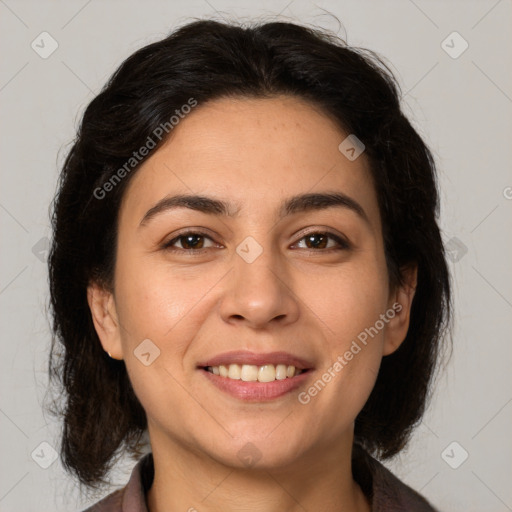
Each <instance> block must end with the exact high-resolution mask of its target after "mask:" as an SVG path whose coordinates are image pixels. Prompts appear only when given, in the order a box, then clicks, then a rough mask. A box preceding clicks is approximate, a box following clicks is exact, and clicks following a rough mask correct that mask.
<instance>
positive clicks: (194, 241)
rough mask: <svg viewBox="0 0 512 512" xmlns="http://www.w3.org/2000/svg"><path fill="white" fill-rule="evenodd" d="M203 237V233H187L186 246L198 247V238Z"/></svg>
mask: <svg viewBox="0 0 512 512" xmlns="http://www.w3.org/2000/svg"><path fill="white" fill-rule="evenodd" d="M199 238H201V235H186V236H185V246H191V247H193V248H196V247H197V245H198V244H199V242H198V239H199Z"/></svg>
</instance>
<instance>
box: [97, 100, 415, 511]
mask: <svg viewBox="0 0 512 512" xmlns="http://www.w3.org/2000/svg"><path fill="white" fill-rule="evenodd" d="M347 135H348V134H345V133H343V132H342V131H341V130H340V128H339V127H338V126H337V125H336V124H335V123H334V122H333V121H332V120H330V119H329V118H328V117H327V116H325V115H324V114H323V113H322V112H320V111H318V109H316V108H315V107H313V106H312V105H310V104H309V103H307V102H304V101H302V100H299V99H297V98H292V97H286V96H279V97H274V98H271V99H246V98H244V99H232V98H231V99H220V100H215V101H213V102H209V103H206V104H204V105H199V106H198V107H196V108H195V109H194V110H193V111H192V112H191V113H190V114H189V115H188V116H187V117H186V118H185V119H184V120H182V121H180V124H179V125H178V126H177V127H176V128H175V129H174V130H173V132H172V134H171V137H170V138H169V139H168V141H167V142H166V143H165V145H163V146H162V147H161V148H159V149H158V150H157V151H155V152H154V153H153V154H152V155H151V156H150V157H149V158H148V159H147V160H146V161H145V162H144V163H143V165H142V166H141V167H140V168H139V170H138V171H137V174H136V175H135V176H134V177H133V178H132V180H131V182H130V184H129V186H128V188H127V190H126V192H125V195H124V198H123V202H122V205H121V209H120V216H119V230H118V249H117V261H116V268H115V280H114V287H113V290H112V291H109V290H107V289H104V288H102V287H101V286H100V285H98V284H96V283H91V284H90V286H89V289H88V299H89V305H90V308H91V311H92V314H93V319H94V322H95V326H96V330H97V332H98V335H99V337H100V340H101V343H102V345H103V348H104V349H105V350H106V351H108V352H110V354H111V355H112V357H114V358H117V359H123V360H124V361H125V364H126V368H127V371H128V374H129V377H130V380H131V382H132V385H133V388H134V390H135V393H136V395H137V397H138V398H139V400H140V402H141V404H142V405H143V407H144V409H145V411H146V414H147V418H148V431H149V437H150V441H151V447H152V451H153V457H154V463H155V479H154V482H153V485H152V487H151V489H150V491H149V493H148V507H149V510H150V511H151V512H164V511H170V510H182V511H187V510H194V509H195V510H197V511H198V512H206V511H224V512H225V511H231V510H232V511H234V510H237V511H241V510H251V511H265V512H272V511H278V510H279V511H282V510H289V511H299V510H300V511H303V510H324V511H334V510H344V511H347V512H352V511H358V512H359V511H369V510H370V504H369V502H368V500H367V499H366V498H365V497H364V495H363V493H362V491H361V489H360V488H359V486H358V485H357V483H356V482H355V481H354V480H353V478H352V474H351V462H350V460H351V459H350V458H351V449H352V443H353V429H354V420H355V418H356V416H357V414H358V413H359V411H360V410H361V409H362V407H363V406H364V404H365V402H366V400H367V398H368V396H369V394H370V392H371V390H372V388H373V386H374V384H375V379H376V376H377V373H378V369H379V365H380V362H381V360H382V357H383V356H385V355H387V354H390V353H392V352H393V351H395V350H396V349H397V348H398V346H399V345H400V343H401V342H402V341H403V340H404V338H405V336H406V333H407V329H408V326H409V314H410V306H411V301H412V298H413V295H414V289H415V286H416V271H415V269H412V270H409V271H406V272H405V273H404V275H405V283H404V285H403V286H402V287H400V288H396V289H390V286H389V283H388V274H387V269H386V262H385V257H384V247H383V239H382V226H381V219H380V215H379V209H378V203H377V196H376V192H375V189H374V186H373V182H372V179H371V175H370V171H369V168H368V162H367V160H366V158H365V155H364V153H363V154H362V155H361V156H360V157H359V158H357V159H356V160H354V161H350V160H348V159H347V158H346V157H345V156H344V155H343V154H342V153H341V152H340V151H339V150H338V145H339V144H340V142H341V141H342V140H344V139H345V137H346V136H347ZM311 192H341V193H344V194H346V195H348V196H350V197H351V198H352V199H353V200H355V201H357V203H359V205H360V206H361V207H362V208H363V210H364V212H365V214H366V216H367V220H364V219H363V218H362V217H360V216H359V215H357V214H356V213H355V212H354V211H352V210H350V209H348V208H340V207H331V208H327V209H323V210H313V211H305V212H297V213H294V214H292V215H289V216H286V217H283V218H282V219H278V216H277V212H278V208H279V205H280V204H281V202H282V201H283V200H284V199H287V198H289V197H291V196H294V195H297V194H303V193H311ZM177 193H183V194H201V195H206V196H210V197H214V198H216V199H222V200H225V201H230V202H232V203H233V208H235V207H237V206H238V207H239V209H240V210H239V213H238V215H237V216H235V217H228V216H219V215H212V214H205V213H202V212H198V211H194V210H191V209H189V208H179V209H174V210H168V211H165V212H161V213H160V214H158V215H155V216H154V217H153V218H151V219H150V220H148V221H147V223H145V224H144V225H143V226H140V225H139V224H140V222H141V219H142V218H143V217H144V215H145V213H146V212H147V211H148V210H149V209H150V208H152V207H153V206H154V205H155V204H156V203H157V202H158V201H159V200H161V199H162V198H164V197H165V196H167V195H174V194H177ZM105 200H108V199H105ZM184 228H194V229H199V228H201V229H200V231H205V230H206V231H207V234H208V237H209V238H208V237H206V238H199V245H197V247H199V248H200V247H203V248H204V250H203V252H202V253H199V255H196V256H194V255H191V252H193V251H194V250H195V251H197V249H194V248H192V249H191V248H190V245H188V246H187V244H186V240H183V238H182V239H179V240H178V241H176V242H175V243H174V248H175V249H176V250H177V252H171V251H170V250H169V249H163V248H162V244H163V243H164V242H169V241H171V240H173V239H175V238H176V237H177V236H178V233H180V234H181V231H183V229H184ZM305 228H307V231H306V232H305V233H304V232H303V231H302V230H304V229H305ZM194 229H192V231H194ZM326 231H330V232H333V233H334V234H335V235H338V236H341V237H344V238H346V239H347V240H348V241H349V242H350V244H351V245H350V247H349V248H348V249H347V248H339V246H338V244H337V242H336V241H335V240H334V239H331V238H329V239H327V240H326V241H325V243H326V244H327V245H321V244H320V246H319V247H318V246H316V245H314V244H312V243H309V244H308V239H307V238H304V237H305V235H306V234H313V233H317V234H318V233H319V234H322V233H325V232H326ZM247 236H251V237H253V238H254V239H255V240H256V241H257V242H258V243H259V244H260V246H261V247H262V249H263V252H262V254H261V255H260V256H259V257H258V258H257V259H256V260H255V261H254V262H252V263H247V262H246V261H245V260H244V259H243V258H241V257H240V256H239V255H238V254H237V252H236V247H237V246H238V245H239V244H240V243H241V242H242V241H243V240H244V239H245V238H246V237H247ZM321 240H322V239H321ZM315 243H317V244H318V239H315ZM196 244H197V240H196ZM201 244H202V245H201ZM193 247H195V246H193ZM336 248H339V250H336ZM179 251H181V252H179ZM187 251H188V252H187ZM395 302H398V303H400V304H401V305H402V310H401V311H400V313H397V314H396V315H395V317H394V318H393V319H391V320H389V321H388V322H387V323H386V324H385V327H384V328H383V329H382V330H380V331H379V334H378V335H376V336H375V337H373V338H372V339H371V340H370V342H369V343H368V344H367V345H366V346H365V347H364V348H363V349H362V350H361V351H360V352H359V353H358V354H357V355H355V356H354V358H353V359H352V360H351V361H350V362H348V364H347V365H346V366H345V367H344V368H343V369H342V370H341V371H340V372H338V373H337V375H336V377H335V378H333V379H332V380H331V382H329V383H328V384H327V385H326V386H325V387H324V388H323V390H322V391H321V392H319V393H318V394H317V395H316V396H315V397H313V398H311V401H310V402H309V403H308V404H307V405H304V404H301V403H300V402H299V401H298V399H297V394H298V392H300V391H304V390H307V388H308V387H309V386H310V385H312V384H313V383H314V382H315V381H316V380H317V379H318V378H320V376H321V375H322V374H323V373H324V371H325V370H326V369H327V368H329V367H331V366H332V365H333V363H334V362H335V361H336V359H337V358H338V356H340V355H343V354H344V353H345V352H346V351H347V350H348V349H349V348H350V345H351V343H352V341H353V340H354V339H356V337H357V335H358V334H359V333H360V332H362V331H364V329H365V328H368V327H370V326H373V325H375V322H376V320H378V319H379V315H381V314H383V313H385V312H386V311H387V310H389V309H390V308H392V305H393V304H394V303H395ZM145 339H150V340H151V341H152V342H153V343H154V344H155V345H156V346H157V347H158V348H159V350H160V355H159V357H157V358H156V359H155V360H154V361H153V362H152V363H151V364H150V365H149V366H145V365H144V364H142V363H141V361H140V360H139V359H138V358H137V357H135V355H134V350H135V349H136V348H137V346H138V345H139V344H140V343H141V342H142V340H145ZM237 349H247V350H252V351H254V352H270V351H277V350H283V351H287V352H291V353H292V354H295V355H298V356H300V357H304V358H306V359H308V360H310V361H311V362H312V363H313V365H314V368H315V370H314V371H313V372H311V373H310V376H309V380H308V381H307V383H306V384H305V385H304V386H303V387H301V388H300V389H299V390H298V391H294V392H291V393H288V394H287V395H285V396H284V397H280V398H278V399H275V400H273V401H270V402H265V403H246V402H244V401H242V400H239V399H236V398H233V397H231V396H229V395H226V394H224V393H223V392H222V391H220V390H218V389H217V388H216V387H214V386H213V385H212V384H211V383H210V382H209V381H208V379H206V378H205V375H204V374H203V373H202V370H198V369H197V367H196V366H197V364H198V363H199V362H200V361H204V360H205V359H207V358H210V357H213V356H215V355H217V354H219V353H222V352H226V351H231V350H237ZM248 442H250V443H252V444H253V445H254V446H255V447H256V448H257V450H258V453H259V454H260V455H261V458H260V459H259V460H258V461H257V463H256V464H255V465H254V466H251V467H248V466H246V465H244V462H243V461H242V460H241V459H240V458H239V457H238V452H239V450H241V449H242V448H243V447H244V446H245V445H246V444H247V443H248Z"/></svg>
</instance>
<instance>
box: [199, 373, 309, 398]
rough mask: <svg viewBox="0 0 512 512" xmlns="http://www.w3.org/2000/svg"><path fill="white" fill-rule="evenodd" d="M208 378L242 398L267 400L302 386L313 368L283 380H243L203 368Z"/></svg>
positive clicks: (214, 383) (223, 389) (215, 384)
mask: <svg viewBox="0 0 512 512" xmlns="http://www.w3.org/2000/svg"><path fill="white" fill-rule="evenodd" d="M200 371H201V372H202V373H204V374H205V376H206V378H207V379H209V381H210V382H211V383H212V384H213V385H214V386H217V388H219V389H220V390H222V391H224V392H225V393H227V394H229V395H231V396H233V397H235V398H239V399H241V400H246V401H252V402H265V401H268V400H273V399H274V398H279V397H281V396H283V395H286V394H287V393H290V392H291V391H293V390H295V389H297V388H298V387H300V386H301V385H302V384H304V382H305V381H306V379H308V378H309V375H310V373H311V370H308V371H307V372H304V373H301V374H300V375H297V376H295V377H291V378H290V377H287V378H286V379H283V380H274V381H272V382H257V381H255V382H245V381H243V380H235V379H230V378H229V377H221V376H220V375H215V374H214V373H211V372H209V371H207V370H204V369H202V368H201V370H200Z"/></svg>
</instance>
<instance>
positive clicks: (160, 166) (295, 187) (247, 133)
mask: <svg viewBox="0 0 512 512" xmlns="http://www.w3.org/2000/svg"><path fill="white" fill-rule="evenodd" d="M347 136H348V134H347V133H344V132H343V131H342V130H341V129H340V127H339V126H338V125H337V124H336V123H335V122H334V121H333V120H332V119H330V118H329V117H328V116H326V115H325V114H324V113H323V112H322V111H321V110H320V109H319V108H317V107H316V106H314V105H312V104H310V103H309V102H306V101H304V100H301V99H298V98H294V97H288V96H278V97H273V98H265V99H254V98H250V99H248V98H243V99H242V98H236V99H234V98H222V99H218V100H214V101H211V102H208V103H205V104H203V105H199V106H197V107H195V109H194V110H193V111H192V112H191V113H190V114H188V115H187V116H185V117H184V118H183V119H181V120H180V122H179V123H178V125H177V126H175V127H174V129H173V131H172V132H171V135H170V137H169V139H168V140H167V141H166V142H165V143H164V144H163V145H162V146H161V147H160V148H159V149H157V150H156V151H155V152H154V153H153V154H151V155H150V156H149V158H148V159H147V160H146V161H145V162H144V163H143V164H142V165H141V166H140V168H139V169H138V170H137V172H136V175H135V176H134V177H133V178H132V180H131V183H130V186H129V187H128V190H127V191H126V192H125V198H124V201H123V204H124V209H125V210H129V211H130V212H132V213H133V212H137V213H138V215H139V218H142V216H143V215H144V213H145V211H142V210H143V209H144V208H146V209H147V207H151V206H152V204H154V203H156V202H157V201H159V200H161V199H162V198H163V197H165V196H166V195H170V194H173V193H182V194H191V193H195V194H198V193H200V194H201V195H208V196H211V197H217V198H219V199H226V198H229V201H230V203H231V204H232V205H233V207H234V208H235V209H237V210H238V211H239V213H240V214H241V215H242V216H243V215H244V212H247V214H249V213H251V214H253V213H254V211H255V208H256V209H257V211H258V212H260V213H262V212H263V211H265V210H267V209H271V208H274V207H277V206H278V205H281V204H282V200H283V198H284V197H290V196H294V195H297V194H303V193H306V192H316V191H320V190H327V189H329V190H333V189H335V190H339V191H341V192H343V193H345V194H347V195H350V196H352V197H354V199H356V200H357V201H358V202H360V203H363V206H364V209H365V210H366V211H367V213H368V216H369V217H371V216H372V215H377V216H378V208H377V204H376V203H377V201H376V197H375V191H374V187H373V182H372V179H371V173H370V170H369V166H368V163H367V160H366V158H365V156H364V153H363V154H362V155H361V156H360V157H358V158H357V159H355V160H353V161H351V160H349V159H348V158H347V157H346V156H345V155H344V154H343V153H342V152H340V149H339V145H340V144H341V143H342V142H343V141H344V140H345V139H346V137H347ZM127 203H129V205H130V208H126V206H127Z"/></svg>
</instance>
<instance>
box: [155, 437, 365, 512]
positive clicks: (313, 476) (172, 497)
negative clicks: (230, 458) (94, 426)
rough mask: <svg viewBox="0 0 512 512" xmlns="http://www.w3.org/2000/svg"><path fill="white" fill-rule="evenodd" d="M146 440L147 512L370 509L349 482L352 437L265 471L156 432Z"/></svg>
mask: <svg viewBox="0 0 512 512" xmlns="http://www.w3.org/2000/svg"><path fill="white" fill-rule="evenodd" d="M150 438H151V445H152V447H153V461H154V468H155V475H154V480H153V484H152V486H151V489H150V490H149V491H148V496H147V503H148V508H149V511H150V512H171V511H175V510H179V511H187V512H221V511H222V512H230V511H235V510H236V511H237V512H240V511H251V512H260V511H261V512H274V511H275V512H277V511H279V512H282V510H287V511H290V512H296V511H297V512H298V511H300V512H304V510H322V511H324V512H335V511H339V510H343V511H345V512H370V510H371V507H370V504H369V501H368V500H367V498H366V497H365V496H364V495H363V493H362V491H361V489H360V487H359V486H358V485H357V483H356V482H355V481H354V479H353V477H352V466H351V451H352V436H350V439H347V440H344V441H343V442H340V444H339V446H337V447H333V446H329V447H327V448H326V449H324V450H322V449H314V450H311V453H305V454H304V455H303V456H302V457H301V458H300V459H296V460H294V462H293V463H292V464H288V465H284V466H280V467H270V468H264V467H262V468H259V467H257V466H255V467H252V468H239V467H232V466H229V465H226V464H223V463H221V462H219V461H218V460H215V459H213V458H211V457H209V456H208V455H205V454H204V453H198V452H197V451H194V450H192V449H189V447H186V446H184V445H183V444H182V443H177V442H173V441H170V440H169V438H165V439H164V438H163V436H160V435H158V433H155V432H153V435H151V432H150ZM313 452H315V453H313Z"/></svg>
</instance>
